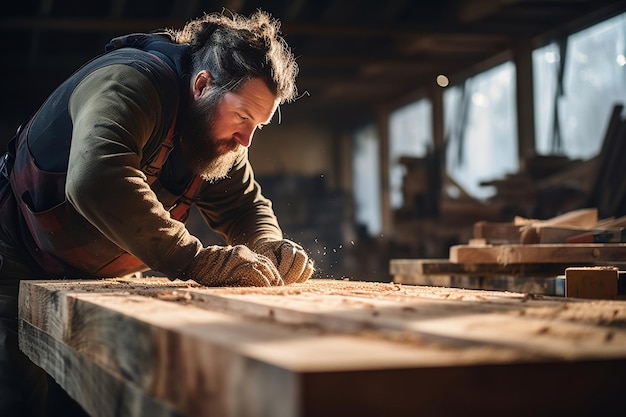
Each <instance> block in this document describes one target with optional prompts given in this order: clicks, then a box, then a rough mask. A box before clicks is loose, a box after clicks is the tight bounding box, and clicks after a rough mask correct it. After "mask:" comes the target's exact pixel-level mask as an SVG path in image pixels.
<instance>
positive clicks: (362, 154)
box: [352, 126, 382, 236]
mask: <svg viewBox="0 0 626 417" xmlns="http://www.w3.org/2000/svg"><path fill="white" fill-rule="evenodd" d="M379 142H380V141H379V137H378V134H377V130H376V129H375V128H374V126H367V127H365V128H363V129H361V130H359V131H357V132H356V133H355V134H354V137H353V143H354V150H353V152H352V158H353V161H352V178H353V193H354V197H353V198H354V211H355V213H354V217H355V221H356V223H357V224H359V225H362V226H364V227H365V228H366V229H367V233H368V234H369V235H370V236H374V235H378V234H379V233H380V232H381V229H382V215H381V207H380V177H379V173H380V159H379V158H380V151H379Z"/></svg>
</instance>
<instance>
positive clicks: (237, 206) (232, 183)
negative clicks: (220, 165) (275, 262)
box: [198, 152, 283, 246]
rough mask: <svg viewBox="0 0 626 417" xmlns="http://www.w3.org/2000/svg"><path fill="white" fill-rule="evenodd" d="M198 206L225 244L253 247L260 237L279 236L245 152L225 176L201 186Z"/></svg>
mask: <svg viewBox="0 0 626 417" xmlns="http://www.w3.org/2000/svg"><path fill="white" fill-rule="evenodd" d="M198 208H199V209H200V213H201V215H202V217H203V218H204V220H205V221H206V222H207V224H208V225H209V226H210V227H211V229H213V230H214V231H216V232H218V233H219V234H220V235H221V236H222V238H223V239H224V240H225V241H226V242H227V243H228V244H231V245H237V244H244V245H247V246H253V245H254V243H255V242H257V241H258V240H260V239H268V238H269V239H282V238H283V232H282V230H281V229H280V226H279V224H278V220H277V219H276V215H275V214H274V210H273V209H272V203H271V202H270V200H268V199H267V198H265V197H264V196H263V194H262V193H261V187H260V185H259V184H258V183H257V182H256V180H255V179H254V173H253V170H252V167H251V166H250V162H249V161H248V154H247V152H246V153H245V154H244V156H243V157H242V158H241V159H240V160H239V161H237V163H236V164H235V166H234V167H233V169H232V170H231V171H230V173H229V174H228V178H225V179H223V180H220V181H218V182H216V183H214V184H206V185H205V186H204V187H203V188H202V190H201V192H200V201H199V202H198Z"/></svg>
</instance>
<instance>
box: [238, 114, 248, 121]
mask: <svg viewBox="0 0 626 417" xmlns="http://www.w3.org/2000/svg"><path fill="white" fill-rule="evenodd" d="M237 116H239V119H241V120H248V118H247V117H246V116H243V115H241V114H238V115H237Z"/></svg>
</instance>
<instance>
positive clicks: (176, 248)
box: [66, 65, 202, 276]
mask: <svg viewBox="0 0 626 417" xmlns="http://www.w3.org/2000/svg"><path fill="white" fill-rule="evenodd" d="M69 111H70V114H71V117H72V121H73V132H72V146H71V150H70V159H69V165H68V173H67V185H66V195H67V198H68V200H69V201H70V202H71V203H72V205H73V206H74V207H75V208H76V210H77V211H78V212H79V213H80V214H81V215H83V216H84V217H85V218H86V219H87V220H89V221H90V222H91V223H92V224H93V225H94V226H95V227H97V228H98V229H99V230H100V231H101V232H102V233H103V234H104V235H105V236H106V237H107V238H109V239H110V240H111V241H113V242H114V243H115V244H117V245H118V246H120V247H121V248H123V249H124V250H126V251H128V252H129V253H132V254H133V255H135V256H136V257H138V258H139V259H141V260H142V261H143V262H144V263H146V265H148V266H149V267H150V268H152V269H154V270H158V271H162V272H164V273H166V274H168V275H173V276H175V275H176V274H177V273H178V272H179V271H180V270H181V269H183V268H184V267H186V266H187V265H188V264H189V263H190V262H191V260H192V259H193V258H194V256H195V255H196V254H197V253H198V252H199V251H200V250H201V249H202V245H201V243H200V241H199V240H198V239H197V238H196V237H194V236H192V235H191V234H190V233H189V232H188V231H187V229H186V228H185V226H184V225H183V224H182V223H180V222H178V221H176V220H172V219H171V218H170V216H169V213H168V212H167V211H166V210H165V209H164V208H163V206H162V205H161V203H160V202H159V201H158V200H157V198H156V195H155V194H154V192H153V191H152V190H151V189H150V186H149V185H148V183H147V182H146V177H145V175H144V174H143V172H142V171H141V170H140V163H141V157H142V149H143V147H144V145H145V144H146V142H147V141H148V139H149V138H150V136H151V135H152V132H153V131H154V129H155V128H156V127H157V126H158V125H159V123H160V121H161V117H162V115H161V101H160V97H159V94H158V93H157V90H156V86H155V85H154V84H153V83H152V82H151V81H150V80H149V79H148V78H147V77H146V76H145V75H144V74H142V73H141V72H140V71H138V70H137V69H134V68H131V67H129V66H126V65H112V66H109V67H105V68H102V69H99V70H97V71H95V72H94V73H93V74H91V75H90V76H88V77H87V78H85V80H83V81H82V82H81V84H80V85H79V86H78V87H77V88H76V90H75V91H74V93H73V94H72V97H71V99H70V105H69Z"/></svg>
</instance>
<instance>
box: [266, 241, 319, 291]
mask: <svg viewBox="0 0 626 417" xmlns="http://www.w3.org/2000/svg"><path fill="white" fill-rule="evenodd" d="M254 250H255V252H257V253H260V254H261V255H263V256H266V257H267V258H269V259H270V260H271V261H272V262H273V263H274V265H276V267H277V268H278V272H280V276H281V277H282V278H283V281H284V282H285V284H293V283H295V282H305V281H306V280H308V279H309V278H310V277H311V275H312V274H313V270H314V269H315V268H314V266H313V260H312V259H310V258H309V256H308V255H307V253H306V252H305V251H304V249H303V248H302V246H300V245H298V244H297V243H295V242H292V241H291V240H287V239H284V240H263V241H260V242H258V243H256V244H255V245H254Z"/></svg>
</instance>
